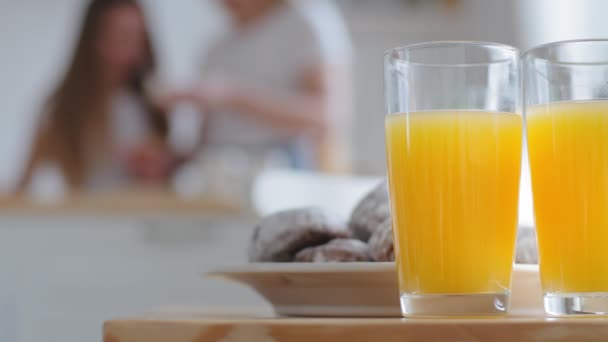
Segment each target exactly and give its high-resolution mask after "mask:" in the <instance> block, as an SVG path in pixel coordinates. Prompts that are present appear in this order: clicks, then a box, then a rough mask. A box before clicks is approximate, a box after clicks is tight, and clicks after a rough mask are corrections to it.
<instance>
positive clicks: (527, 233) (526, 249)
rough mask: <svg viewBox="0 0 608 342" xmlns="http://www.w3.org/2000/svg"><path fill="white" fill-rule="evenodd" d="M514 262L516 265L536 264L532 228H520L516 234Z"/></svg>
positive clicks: (536, 256)
mask: <svg viewBox="0 0 608 342" xmlns="http://www.w3.org/2000/svg"><path fill="white" fill-rule="evenodd" d="M515 262H516V263H518V264H538V252H537V250H536V232H535V231H534V228H533V227H521V228H520V229H519V231H518V232H517V248H516V249H515Z"/></svg>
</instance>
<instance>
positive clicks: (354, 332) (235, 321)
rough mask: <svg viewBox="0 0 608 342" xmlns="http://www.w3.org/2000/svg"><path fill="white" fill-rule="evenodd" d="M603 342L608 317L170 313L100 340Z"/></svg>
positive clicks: (125, 323)
mask: <svg viewBox="0 0 608 342" xmlns="http://www.w3.org/2000/svg"><path fill="white" fill-rule="evenodd" d="M215 341H218V342H220V341H221V342H227V341H231V342H238V341H251V342H258V341H259V342H266V341H268V342H271V341H277V342H281V341H290V342H309V341H314V342H323V341H332V342H333V341H348V342H358V341H378V342H379V341H383V342H384V341H386V342H391V341H400V342H407V341H515V342H528V341H555V342H562V341H608V318H605V317H589V318H587V317H585V318H559V319H556V318H547V317H544V316H542V315H539V314H530V315H525V314H521V315H510V316H505V317H501V318H468V319H462V318H459V319H451V318H450V319H448V318H445V319H442V318H432V319H430V318H425V319H422V318H421V319H402V318H377V319H373V318H272V317H270V318H268V317H265V318H264V316H263V315H260V316H259V317H255V315H251V314H250V315H246V314H243V316H242V317H239V316H238V314H235V315H232V316H231V315H227V314H222V313H221V312H219V311H218V313H217V314H216V315H215V318H214V317H213V314H208V313H207V314H200V315H197V314H195V313H192V312H190V313H188V314H181V315H180V314H177V313H173V314H170V315H165V316H164V317H158V316H156V317H142V318H134V319H117V320H112V321H108V322H106V323H105V325H104V342H215Z"/></svg>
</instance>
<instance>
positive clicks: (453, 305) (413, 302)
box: [401, 292, 510, 317]
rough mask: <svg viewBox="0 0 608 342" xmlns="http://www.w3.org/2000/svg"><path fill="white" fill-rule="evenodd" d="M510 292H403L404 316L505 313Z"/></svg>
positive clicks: (402, 309) (402, 312)
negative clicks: (424, 293)
mask: <svg viewBox="0 0 608 342" xmlns="http://www.w3.org/2000/svg"><path fill="white" fill-rule="evenodd" d="M509 297H510V293H509V292H503V293H479V294H427V295H420V294H415V295H413V294H405V293H404V294H401V314H402V315H403V317H424V316H428V317H434V316H488V315H491V316H493V315H504V314H506V313H507V310H509Z"/></svg>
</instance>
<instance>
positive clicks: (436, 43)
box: [384, 40, 521, 67]
mask: <svg viewBox="0 0 608 342" xmlns="http://www.w3.org/2000/svg"><path fill="white" fill-rule="evenodd" d="M456 46H474V47H485V48H495V49H500V50H504V51H508V52H511V53H514V54H515V56H517V57H519V56H520V55H521V50H519V49H518V48H516V47H514V46H512V45H507V44H502V43H496V42H488V41H482V40H437V41H428V42H420V43H413V44H408V45H401V46H397V47H395V48H392V49H389V50H386V51H385V52H384V59H385V60H387V59H388V58H389V55H390V54H392V53H395V52H403V51H408V50H409V51H412V50H418V49H426V48H433V47H456ZM512 60H513V59H511V58H501V59H497V60H488V61H487V62H472V63H422V62H413V61H408V60H404V62H406V63H407V64H411V65H419V66H428V67H475V66H485V65H493V64H501V63H506V62H511V61H512Z"/></svg>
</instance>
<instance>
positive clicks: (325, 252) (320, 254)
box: [295, 239, 371, 262]
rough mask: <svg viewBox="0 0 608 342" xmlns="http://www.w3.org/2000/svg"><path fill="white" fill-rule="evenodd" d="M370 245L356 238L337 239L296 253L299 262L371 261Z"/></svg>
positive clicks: (296, 259)
mask: <svg viewBox="0 0 608 342" xmlns="http://www.w3.org/2000/svg"><path fill="white" fill-rule="evenodd" d="M370 260H371V259H370V255H369V247H368V246H367V244H366V243H365V242H362V241H360V240H355V239H335V240H332V241H330V242H329V243H327V244H325V245H321V246H316V247H309V248H306V249H303V250H302V251H300V252H299V253H298V254H296V257H295V261H297V262H354V261H370Z"/></svg>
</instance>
